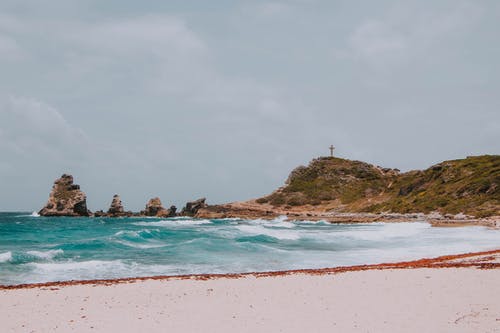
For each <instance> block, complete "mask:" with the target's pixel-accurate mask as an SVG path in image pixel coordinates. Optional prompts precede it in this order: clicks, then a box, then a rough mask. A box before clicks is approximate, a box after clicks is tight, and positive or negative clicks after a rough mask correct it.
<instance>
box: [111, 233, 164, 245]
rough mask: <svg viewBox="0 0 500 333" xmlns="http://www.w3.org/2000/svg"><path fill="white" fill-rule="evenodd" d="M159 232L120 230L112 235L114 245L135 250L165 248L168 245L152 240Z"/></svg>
mask: <svg viewBox="0 0 500 333" xmlns="http://www.w3.org/2000/svg"><path fill="white" fill-rule="evenodd" d="M159 231H160V230H158V229H142V230H120V231H118V232H116V233H115V234H114V235H113V238H115V239H113V241H114V242H115V243H118V244H121V245H125V246H128V247H133V248H136V249H154V248H159V247H164V246H167V245H168V244H166V243H163V242H160V241H157V240H155V239H153V237H155V236H156V235H157V234H158V233H159Z"/></svg>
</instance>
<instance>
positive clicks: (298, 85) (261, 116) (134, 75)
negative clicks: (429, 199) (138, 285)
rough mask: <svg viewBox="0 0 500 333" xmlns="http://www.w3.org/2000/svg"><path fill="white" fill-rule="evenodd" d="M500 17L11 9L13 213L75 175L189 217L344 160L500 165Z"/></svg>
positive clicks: (84, 3) (153, 5)
mask: <svg viewBox="0 0 500 333" xmlns="http://www.w3.org/2000/svg"><path fill="white" fill-rule="evenodd" d="M499 35H500V2H499V1H496V0H490V1H488V0H484V1H482V0H475V1H461V0H436V1H420V0H408V1H406V0H405V1H396V0H391V1H387V0H380V1H357V0H354V1H353V0H345V1H344V0H325V1H321V0H289V1H259V0H253V1H229V0H219V1H217V0H214V1H189V0H184V1H152V0H144V1H132V0H110V1H102V0H78V1H77V0H50V1H49V0H48V1H43V0H39V1H25V0H0V210H1V211H16V210H18V211H19V210H23V211H34V210H38V209H40V208H41V207H42V206H43V205H44V204H45V202H46V201H47V198H48V194H49V191H50V189H51V186H52V183H53V181H54V180H55V179H56V178H58V177H60V175H61V174H63V173H70V174H72V175H73V176H74V177H75V182H76V183H77V184H80V185H81V188H82V190H83V191H84V192H86V193H87V198H88V200H87V201H88V205H89V208H90V209H91V210H93V211H95V210H99V209H104V210H106V209H107V208H108V207H109V204H110V203H111V199H112V196H113V195H114V194H115V193H118V194H120V195H121V198H122V201H123V203H124V205H125V208H126V209H130V210H140V209H142V208H143V207H144V205H145V203H146V201H147V200H148V199H149V198H151V197H153V196H160V198H161V199H162V201H163V203H164V206H170V205H171V204H175V205H177V206H178V207H182V206H183V205H184V203H185V202H186V201H188V200H192V199H197V198H199V197H207V201H208V203H222V202H230V201H236V200H245V199H250V198H256V197H260V196H263V195H265V194H268V193H270V192H272V191H273V190H274V189H276V188H277V187H279V186H281V185H282V184H283V182H284V181H285V179H286V178H287V176H288V174H289V173H290V171H291V170H292V169H294V168H295V167H296V166H298V165H305V164H307V163H308V162H309V161H310V160H311V159H313V158H315V157H318V156H324V155H328V154H329V150H328V147H329V146H330V145H331V144H333V145H334V146H335V147H336V150H335V154H336V155H337V156H339V157H343V158H348V159H355V160H362V161H366V162H369V163H373V164H377V165H381V166H384V167H393V168H399V169H401V170H403V171H406V170H412V169H422V168H427V167H429V166H430V165H432V164H435V163H438V162H440V161H443V160H447V159H455V158H464V157H466V156H469V155H480V154H499V153H500V43H499V39H498V38H499V37H498V36H499Z"/></svg>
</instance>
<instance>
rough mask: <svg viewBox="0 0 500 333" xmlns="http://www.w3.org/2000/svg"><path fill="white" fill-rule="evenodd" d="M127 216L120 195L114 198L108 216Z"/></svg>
mask: <svg viewBox="0 0 500 333" xmlns="http://www.w3.org/2000/svg"><path fill="white" fill-rule="evenodd" d="M123 215H125V209H123V204H122V200H121V199H120V196H119V195H118V194H115V195H114V196H113V201H112V202H111V206H109V209H108V216H123Z"/></svg>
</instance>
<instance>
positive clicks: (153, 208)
mask: <svg viewBox="0 0 500 333" xmlns="http://www.w3.org/2000/svg"><path fill="white" fill-rule="evenodd" d="M166 212H167V209H165V207H163V205H162V203H161V200H160V198H158V197H156V198H152V199H150V200H149V201H148V203H147V204H146V208H145V209H144V210H143V211H142V212H141V215H146V216H159V215H162V214H165V213H166Z"/></svg>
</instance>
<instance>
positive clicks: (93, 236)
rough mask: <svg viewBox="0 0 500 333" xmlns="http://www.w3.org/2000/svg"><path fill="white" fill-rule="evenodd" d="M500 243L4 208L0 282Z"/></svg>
mask: <svg viewBox="0 0 500 333" xmlns="http://www.w3.org/2000/svg"><path fill="white" fill-rule="evenodd" d="M497 248H500V231H498V230H490V229H487V228H484V227H463V228H432V227H430V226H429V225H428V224H427V223H372V224H329V223H325V222H319V223H313V222H308V221H302V222H285V221H283V219H275V220H273V221H264V220H240V219H221V220H199V219H156V218H116V219H112V218H46V217H36V216H31V214H29V213H0V284H20V283H34V282H47V281H63V280H75V279H78V280H82V279H101V278H115V277H135V276H149V275H177V274H192V273H227V272H251V271H273V270H285V269H298V268H320V267H334V266H344V265H357V264H369V263H380V262H388V261H398V260H409V259H418V258H422V257H433V256H439V255H444V254H452V253H461V252H471V251H481V250H490V249H497Z"/></svg>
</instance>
